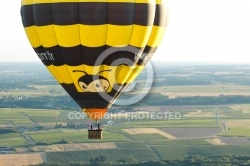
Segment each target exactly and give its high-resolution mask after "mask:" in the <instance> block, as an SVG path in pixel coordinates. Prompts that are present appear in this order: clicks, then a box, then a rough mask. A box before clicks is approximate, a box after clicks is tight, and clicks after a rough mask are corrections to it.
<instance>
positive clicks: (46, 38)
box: [21, 0, 168, 121]
mask: <svg viewBox="0 0 250 166" xmlns="http://www.w3.org/2000/svg"><path fill="white" fill-rule="evenodd" d="M165 1H166V0H22V3H21V16H22V22H23V26H24V29H25V32H26V35H27V37H28V39H29V41H30V44H31V45H32V47H33V49H34V50H35V52H36V54H37V56H38V57H39V58H40V59H41V61H42V62H43V64H44V65H45V66H46V67H47V69H48V70H49V71H50V73H51V74H52V75H53V76H54V78H55V79H56V80H57V81H58V82H59V83H60V84H61V86H62V87H63V88H64V89H65V90H66V91H67V93H68V94H69V95H70V96H71V97H72V98H73V99H74V101H75V102H76V103H77V104H78V105H79V106H80V107H81V109H82V110H83V111H84V112H85V113H86V114H87V116H88V117H89V118H90V119H93V120H96V121H97V120H99V119H101V118H102V117H103V116H104V114H105V113H106V112H107V110H108V108H110V106H111V105H112V104H113V103H114V102H115V100H116V99H117V98H118V97H119V96H120V94H121V93H122V92H123V91H124V90H125V89H126V87H127V86H128V85H129V84H130V83H131V82H132V81H133V80H134V79H135V78H136V77H137V76H138V74H139V73H140V72H141V71H142V70H143V68H144V66H145V65H146V63H147V62H148V61H149V60H150V58H151V56H152V55H153V54H154V53H155V51H156V49H157V47H158V46H159V44H160V41H161V39H162V37H163V34H164V31H165V29H166V25H167V22H168V16H167V9H166V3H165ZM107 50H111V51H107ZM119 59H127V60H128V61H127V63H125V62H123V60H122V62H120V63H116V62H118V61H119ZM105 96H107V97H105Z"/></svg>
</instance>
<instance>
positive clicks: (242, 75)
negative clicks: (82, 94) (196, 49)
mask: <svg viewBox="0 0 250 166" xmlns="http://www.w3.org/2000/svg"><path fill="white" fill-rule="evenodd" d="M23 68H24V69H23ZM10 70H12V69H8V67H6V68H5V69H1V67H0V74H1V76H2V77H1V78H0V82H1V83H2V84H1V86H0V101H1V102H0V106H1V108H0V147H10V148H14V149H16V151H15V152H14V153H19V154H20V155H21V154H22V153H38V152H42V154H43V156H42V159H39V161H41V160H42V161H48V162H51V163H52V162H54V163H57V162H58V163H64V164H65V165H69V164H70V162H71V161H75V162H85V163H88V162H89V161H90V160H91V159H93V158H95V157H98V156H105V157H106V158H107V160H108V161H112V162H117V160H125V159H128V158H130V157H131V156H133V157H134V158H133V159H134V160H138V161H149V160H165V159H184V158H186V157H188V156H190V155H202V156H216V155H246V156H249V153H250V134H249V133H250V121H249V119H250V104H249V102H248V98H247V97H248V96H250V86H249V85H250V77H249V76H250V68H249V67H248V66H233V67H232V66H227V65H226V66H213V67H212V68H211V67H209V66H204V67H201V66H168V67H166V66H161V65H159V66H156V73H155V84H153V88H152V90H151V91H150V94H149V95H148V96H147V97H148V98H146V99H145V100H142V102H139V103H137V104H135V105H133V106H114V107H112V108H111V110H110V112H111V113H112V114H113V115H112V116H109V117H108V118H104V119H103V120H101V121H100V122H101V124H102V128H103V139H102V140H90V139H88V138H87V127H88V125H89V123H90V122H91V121H90V120H89V119H86V117H85V118H82V117H81V118H76V117H75V119H70V118H69V113H73V114H75V113H80V109H79V107H78V106H77V105H76V104H75V103H74V102H73V101H72V99H70V98H69V96H68V95H67V94H66V92H65V91H64V90H63V88H61V87H60V86H59V85H58V84H57V83H56V82H55V81H54V80H53V78H52V77H51V76H50V75H49V74H48V73H47V71H46V70H44V68H42V67H39V66H38V67H37V68H35V70H34V71H32V72H31V71H30V70H29V69H28V68H27V67H22V69H19V68H18V67H16V68H15V67H14V68H13V70H14V71H10ZM13 75H14V76H15V77H13ZM235 77H237V79H235ZM144 79H145V75H143V74H142V75H140V76H139V77H138V79H137V81H138V82H139V83H140V82H143V80H144ZM17 80H18V81H19V84H16V83H15V82H16V81H17ZM131 94H132V95H134V94H135V93H133V92H132V93H131ZM129 95H130V94H128V96H129ZM150 96H153V97H152V98H150ZM184 96H186V98H182V97H184ZM154 97H156V98H154ZM157 97H159V98H157ZM213 97H216V98H213ZM162 99H164V100H162ZM175 99H176V100H175ZM177 99H178V103H181V102H186V101H188V102H189V104H188V105H185V104H174V103H175V102H176V101H177ZM217 99H218V101H217ZM236 99H239V101H236ZM241 99H244V101H243V100H242V101H240V100H241ZM162 101H167V102H169V103H170V104H169V105H168V104H164V102H163V104H162V105H161V104H158V103H161V102H162ZM204 101H205V102H206V103H208V104H205V105H204V104H202V103H204ZM231 101H236V103H230V102H231ZM190 103H191V104H190ZM192 103H195V104H192ZM221 103H223V104H221ZM166 115H167V116H166ZM109 122H111V123H109ZM20 149H22V150H20ZM7 156H8V155H7ZM27 160H28V159H27ZM23 162H24V161H23Z"/></svg>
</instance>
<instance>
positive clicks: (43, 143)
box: [36, 139, 69, 145]
mask: <svg viewBox="0 0 250 166" xmlns="http://www.w3.org/2000/svg"><path fill="white" fill-rule="evenodd" d="M68 143H69V142H68V141H67V140H65V139H62V140H60V141H58V142H52V143H46V142H36V145H54V144H68Z"/></svg>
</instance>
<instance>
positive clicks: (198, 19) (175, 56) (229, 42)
mask: <svg viewBox="0 0 250 166" xmlns="http://www.w3.org/2000/svg"><path fill="white" fill-rule="evenodd" d="M20 4H21V0H1V1H0V6H1V10H0V20H1V25H0V30H1V31H0V51H1V53H0V62H10V61H15V62H30V61H40V60H39V59H38V57H37V56H36V54H35V52H34V51H33V49H32V48H31V46H30V44H29V42H28V39H27V37H26V35H25V32H24V29H23V27H22V23H21V16H20ZM168 10H169V24H168V27H167V31H166V34H165V36H164V39H163V41H162V43H161V45H160V47H159V49H158V50H157V52H156V54H155V55H154V57H153V60H154V61H166V62H236V63H237V62H244V63H250V0H168Z"/></svg>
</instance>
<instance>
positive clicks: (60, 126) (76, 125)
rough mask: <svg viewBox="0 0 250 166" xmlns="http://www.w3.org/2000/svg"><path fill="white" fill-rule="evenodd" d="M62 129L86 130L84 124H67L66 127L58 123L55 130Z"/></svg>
mask: <svg viewBox="0 0 250 166" xmlns="http://www.w3.org/2000/svg"><path fill="white" fill-rule="evenodd" d="M60 128H68V129H83V128H85V126H84V124H83V123H80V124H74V123H69V122H68V123H67V124H66V125H65V126H64V125H63V124H62V123H56V125H55V129H60Z"/></svg>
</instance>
